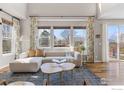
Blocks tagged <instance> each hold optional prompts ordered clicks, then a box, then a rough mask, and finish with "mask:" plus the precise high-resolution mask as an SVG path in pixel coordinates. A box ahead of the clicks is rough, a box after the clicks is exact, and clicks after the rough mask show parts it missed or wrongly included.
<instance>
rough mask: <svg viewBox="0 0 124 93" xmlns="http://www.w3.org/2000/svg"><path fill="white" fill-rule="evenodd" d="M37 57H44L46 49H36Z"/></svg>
mask: <svg viewBox="0 0 124 93" xmlns="http://www.w3.org/2000/svg"><path fill="white" fill-rule="evenodd" d="M35 56H36V57H42V56H44V51H43V50H40V49H36V53H35Z"/></svg>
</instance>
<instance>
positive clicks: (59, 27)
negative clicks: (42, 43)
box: [52, 26, 71, 49]
mask: <svg viewBox="0 0 124 93" xmlns="http://www.w3.org/2000/svg"><path fill="white" fill-rule="evenodd" d="M54 28H55V29H64V28H65V29H69V46H68V47H54ZM52 33H53V34H52V35H53V36H52V37H53V41H52V43H53V46H52V47H53V48H54V49H65V48H66V49H67V48H70V47H71V27H70V26H64V27H63V26H58V27H57V26H55V27H53V31H52Z"/></svg>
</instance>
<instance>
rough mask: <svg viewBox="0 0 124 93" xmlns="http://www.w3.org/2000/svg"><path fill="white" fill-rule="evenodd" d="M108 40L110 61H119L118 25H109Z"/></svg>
mask: <svg viewBox="0 0 124 93" xmlns="http://www.w3.org/2000/svg"><path fill="white" fill-rule="evenodd" d="M107 40H108V54H109V55H108V56H109V61H110V60H117V59H118V25H108V27H107Z"/></svg>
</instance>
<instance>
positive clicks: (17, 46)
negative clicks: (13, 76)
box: [13, 18, 21, 58]
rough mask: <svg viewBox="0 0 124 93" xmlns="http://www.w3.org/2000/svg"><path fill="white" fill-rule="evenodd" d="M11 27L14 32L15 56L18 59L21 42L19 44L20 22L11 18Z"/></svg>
mask: <svg viewBox="0 0 124 93" xmlns="http://www.w3.org/2000/svg"><path fill="white" fill-rule="evenodd" d="M13 27H14V31H15V55H16V58H18V56H19V54H20V53H21V42H20V22H19V20H17V19H15V18H13Z"/></svg>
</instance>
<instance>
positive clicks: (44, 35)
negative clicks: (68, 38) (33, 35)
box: [38, 29, 50, 47]
mask: <svg viewBox="0 0 124 93" xmlns="http://www.w3.org/2000/svg"><path fill="white" fill-rule="evenodd" d="M38 39H39V46H40V47H49V46H50V29H39V31H38Z"/></svg>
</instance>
